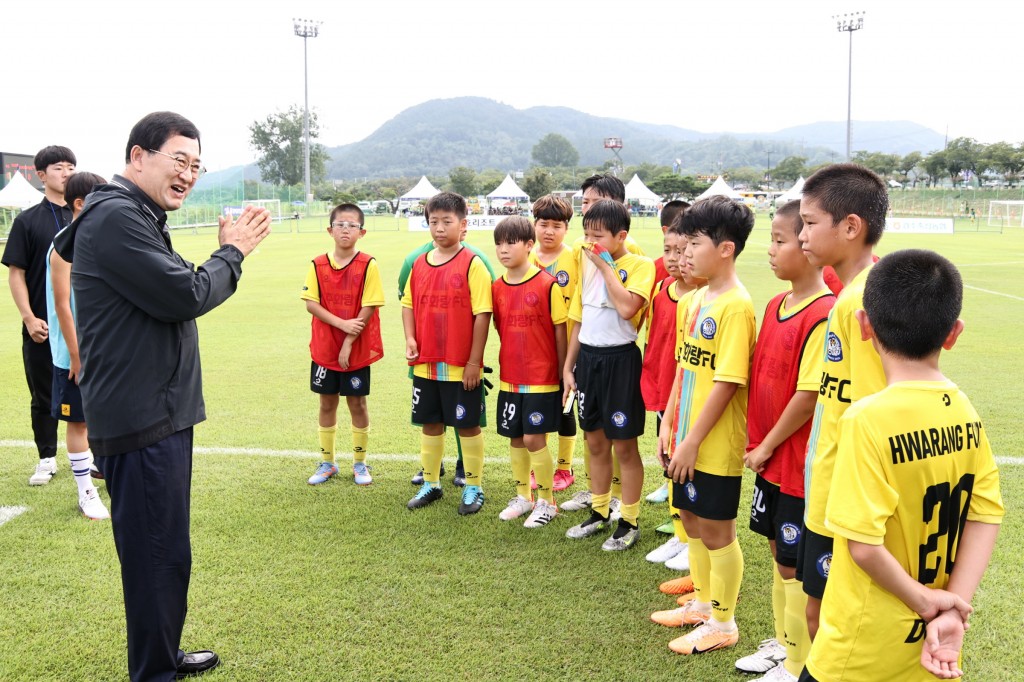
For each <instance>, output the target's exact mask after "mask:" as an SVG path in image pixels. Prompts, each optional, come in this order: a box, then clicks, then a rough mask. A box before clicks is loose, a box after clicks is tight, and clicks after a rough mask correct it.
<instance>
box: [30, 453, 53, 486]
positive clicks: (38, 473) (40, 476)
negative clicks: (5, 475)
mask: <svg viewBox="0 0 1024 682" xmlns="http://www.w3.org/2000/svg"><path fill="white" fill-rule="evenodd" d="M56 473H57V458H56V457H46V458H45V459H41V460H39V463H38V464H36V470H35V471H34V472H33V473H32V475H31V476H29V479H28V484H29V485H46V484H47V483H49V482H50V479H51V478H53V477H54V475H55V474H56Z"/></svg>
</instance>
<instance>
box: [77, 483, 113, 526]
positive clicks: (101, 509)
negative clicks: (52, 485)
mask: <svg viewBox="0 0 1024 682" xmlns="http://www.w3.org/2000/svg"><path fill="white" fill-rule="evenodd" d="M78 508H79V509H81V510H82V513H83V514H85V516H86V517H87V518H90V519H93V520H94V521H98V520H101V519H109V518H110V512H108V511H107V507H106V505H104V504H103V500H101V499H100V496H99V493H97V492H96V488H89V489H88V490H86V491H85V494H84V495H79V496H78Z"/></svg>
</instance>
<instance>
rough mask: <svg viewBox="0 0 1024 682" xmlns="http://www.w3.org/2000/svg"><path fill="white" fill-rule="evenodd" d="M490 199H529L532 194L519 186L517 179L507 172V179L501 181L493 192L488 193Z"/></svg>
mask: <svg viewBox="0 0 1024 682" xmlns="http://www.w3.org/2000/svg"><path fill="white" fill-rule="evenodd" d="M487 198H488V199H525V200H527V201H529V199H530V195H529V194H527V193H526V192H524V191H523V190H521V189H520V188H519V185H517V184H516V181H515V180H513V179H512V176H511V175H508V174H507V173H506V174H505V179H504V180H502V181H501V184H500V185H498V186H497V187H496V188H495V189H494V191H493V192H491V193H490V194H488V195H487Z"/></svg>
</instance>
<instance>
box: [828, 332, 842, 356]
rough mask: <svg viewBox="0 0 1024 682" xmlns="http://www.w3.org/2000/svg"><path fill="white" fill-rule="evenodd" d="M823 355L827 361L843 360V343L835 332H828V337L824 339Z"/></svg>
mask: <svg viewBox="0 0 1024 682" xmlns="http://www.w3.org/2000/svg"><path fill="white" fill-rule="evenodd" d="M825 357H827V358H828V361H829V362H842V361H843V344H842V342H841V341H840V340H839V337H838V336H836V335H835V332H829V333H828V338H827V339H826V340H825Z"/></svg>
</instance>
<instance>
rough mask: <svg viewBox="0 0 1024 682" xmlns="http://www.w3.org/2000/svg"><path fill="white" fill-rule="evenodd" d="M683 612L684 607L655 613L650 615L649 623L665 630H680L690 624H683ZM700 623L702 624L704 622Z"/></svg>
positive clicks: (684, 610)
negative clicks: (663, 627) (662, 626)
mask: <svg viewBox="0 0 1024 682" xmlns="http://www.w3.org/2000/svg"><path fill="white" fill-rule="evenodd" d="M685 612H686V607H685V606H680V607H678V608H675V609H668V610H665V611H655V612H654V613H652V614H651V621H652V622H654V623H657V624H658V625H664V626H665V627H667V628H681V627H683V625H690V623H685V622H683V614H684V613H685ZM700 622H701V623H703V622H704V621H700Z"/></svg>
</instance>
